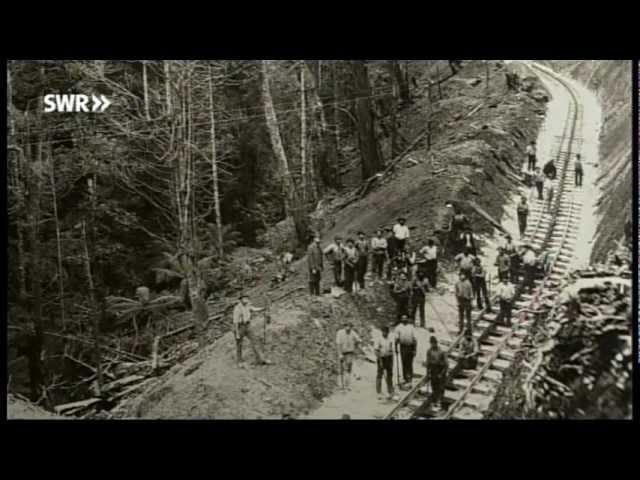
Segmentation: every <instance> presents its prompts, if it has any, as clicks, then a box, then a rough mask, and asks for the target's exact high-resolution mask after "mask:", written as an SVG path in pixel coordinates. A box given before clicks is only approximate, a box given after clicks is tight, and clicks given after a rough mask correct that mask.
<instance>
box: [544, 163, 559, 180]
mask: <svg viewBox="0 0 640 480" xmlns="http://www.w3.org/2000/svg"><path fill="white" fill-rule="evenodd" d="M542 173H544V174H545V175H546V176H547V177H548V178H550V179H551V180H555V179H556V175H557V173H558V172H557V170H556V166H555V164H554V163H553V158H552V159H551V160H549V161H548V162H547V163H545V165H544V168H543V169H542Z"/></svg>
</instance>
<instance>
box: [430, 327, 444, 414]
mask: <svg viewBox="0 0 640 480" xmlns="http://www.w3.org/2000/svg"><path fill="white" fill-rule="evenodd" d="M429 345H430V347H429V350H428V351H427V361H426V367H427V377H428V378H429V379H431V390H432V391H433V394H432V397H431V398H432V402H431V403H432V405H433V406H434V407H435V409H436V410H438V409H442V408H444V404H443V403H444V388H445V382H446V378H447V371H448V369H449V362H448V360H447V354H446V352H444V351H442V350H440V348H439V346H438V339H437V338H436V337H434V336H431V338H429Z"/></svg>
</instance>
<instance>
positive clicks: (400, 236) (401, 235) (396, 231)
mask: <svg viewBox="0 0 640 480" xmlns="http://www.w3.org/2000/svg"><path fill="white" fill-rule="evenodd" d="M406 221H407V219H406V218H404V217H400V218H398V223H396V224H395V225H394V226H393V235H394V236H395V237H396V245H397V247H398V250H405V249H406V248H407V241H408V240H409V237H410V236H411V234H410V232H409V227H407V225H406V224H405V223H406Z"/></svg>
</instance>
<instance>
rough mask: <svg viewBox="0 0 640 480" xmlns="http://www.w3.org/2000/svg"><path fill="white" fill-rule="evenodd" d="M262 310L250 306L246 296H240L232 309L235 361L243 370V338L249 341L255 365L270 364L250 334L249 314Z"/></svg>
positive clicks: (261, 309)
mask: <svg viewBox="0 0 640 480" xmlns="http://www.w3.org/2000/svg"><path fill="white" fill-rule="evenodd" d="M263 310H264V308H257V307H254V306H253V305H251V303H250V302H249V297H248V296H247V295H242V296H241V297H240V301H239V302H238V303H237V304H236V306H235V307H234V308H233V333H234V336H235V339H236V360H237V362H238V366H239V367H240V368H245V364H244V361H243V360H242V341H243V339H244V338H245V337H246V338H247V339H248V340H249V344H250V345H251V348H252V349H253V353H254V355H255V357H256V363H257V364H258V365H270V364H271V362H270V361H269V360H266V359H265V358H264V357H263V356H262V354H261V353H260V350H259V349H258V346H257V343H256V341H255V338H254V336H253V334H252V333H251V313H252V312H262V311H263Z"/></svg>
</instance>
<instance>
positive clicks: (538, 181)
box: [533, 168, 545, 200]
mask: <svg viewBox="0 0 640 480" xmlns="http://www.w3.org/2000/svg"><path fill="white" fill-rule="evenodd" d="M544 179H545V176H544V173H542V172H541V171H540V168H536V173H535V175H534V177H533V181H534V183H535V185H536V190H537V191H538V200H542V199H543V197H542V188H543V186H544Z"/></svg>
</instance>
